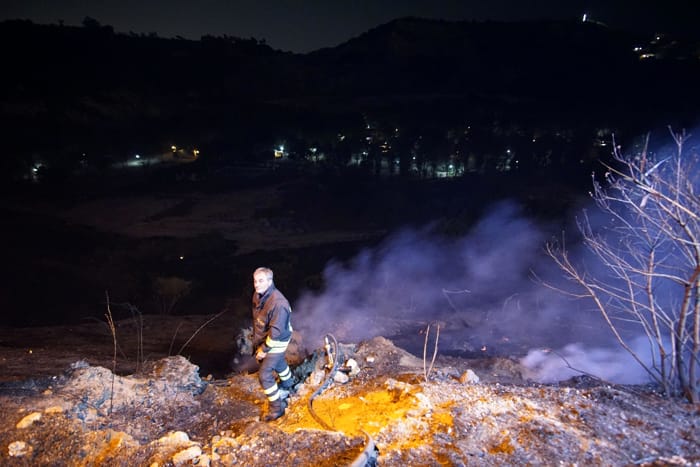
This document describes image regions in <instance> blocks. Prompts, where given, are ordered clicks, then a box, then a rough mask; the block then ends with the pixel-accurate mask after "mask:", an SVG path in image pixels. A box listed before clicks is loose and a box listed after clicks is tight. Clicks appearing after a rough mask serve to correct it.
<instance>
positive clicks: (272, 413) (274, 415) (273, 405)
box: [263, 399, 287, 422]
mask: <svg viewBox="0 0 700 467" xmlns="http://www.w3.org/2000/svg"><path fill="white" fill-rule="evenodd" d="M286 407H287V403H286V402H285V401H283V400H282V399H277V400H275V401H272V402H270V406H269V408H268V411H267V415H265V416H264V417H263V421H264V422H271V421H273V420H277V419H278V418H280V417H281V416H282V415H284V409H285V408H286Z"/></svg>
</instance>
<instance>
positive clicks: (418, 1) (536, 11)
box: [0, 0, 700, 53]
mask: <svg viewBox="0 0 700 467" xmlns="http://www.w3.org/2000/svg"><path fill="white" fill-rule="evenodd" d="M583 13H587V14H588V15H589V16H590V17H591V18H592V19H594V20H597V21H600V22H602V23H605V24H607V25H609V26H611V27H614V28H617V29H626V30H632V31H645V32H649V33H654V32H666V33H678V34H697V33H696V30H697V29H699V28H698V26H697V25H698V23H700V2H698V1H697V0H685V1H680V0H664V1H662V0H636V1H633V0H622V1H621V0H617V1H616V0H608V1H606V0H600V1H599V0H589V1H585V0H541V1H527V0H489V1H484V0H479V1H476V0H461V1H460V0H432V1H425V0H352V1H349V0H348V1H335V0H333V1H331V0H250V1H240V0H198V1H194V0H2V2H0V20H6V19H29V20H32V21H33V22H35V23H39V24H57V23H59V21H62V22H63V23H64V24H66V25H80V24H81V22H82V20H83V18H85V17H86V16H89V17H92V18H94V19H96V20H98V21H99V22H100V23H101V24H103V25H111V26H113V27H114V29H115V31H117V32H123V33H128V32H134V33H139V34H140V33H151V32H155V33H157V34H158V35H159V36H161V37H175V36H182V37H185V38H188V39H199V38H200V37H201V36H202V35H205V34H211V35H215V36H221V35H224V34H227V35H230V36H236V37H241V38H249V37H254V38H256V39H259V40H262V39H265V40H266V42H267V44H268V45H270V46H271V47H273V48H275V49H280V50H286V51H292V52H300V53H305V52H309V51H312V50H317V49H320V48H323V47H333V46H336V45H338V44H340V43H343V42H345V41H347V40H349V39H351V38H353V37H356V36H358V35H360V34H362V33H363V32H365V31H367V30H369V29H371V28H373V27H375V26H378V25H380V24H384V23H386V22H389V21H391V20H393V19H396V18H400V17H405V16H417V17H422V18H431V19H444V20H450V21H458V20H475V21H485V20H495V21H517V20H531V19H572V18H580V17H581V16H582V15H583Z"/></svg>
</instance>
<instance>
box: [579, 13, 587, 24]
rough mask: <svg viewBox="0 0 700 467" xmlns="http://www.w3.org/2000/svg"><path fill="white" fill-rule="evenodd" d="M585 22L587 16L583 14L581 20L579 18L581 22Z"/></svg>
mask: <svg viewBox="0 0 700 467" xmlns="http://www.w3.org/2000/svg"><path fill="white" fill-rule="evenodd" d="M586 20H588V14H587V13H584V14H583V18H581V21H582V22H584V23H585V22H586Z"/></svg>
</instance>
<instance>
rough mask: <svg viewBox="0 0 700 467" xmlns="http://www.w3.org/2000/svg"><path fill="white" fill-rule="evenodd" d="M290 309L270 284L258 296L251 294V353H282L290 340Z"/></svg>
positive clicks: (283, 298)
mask: <svg viewBox="0 0 700 467" xmlns="http://www.w3.org/2000/svg"><path fill="white" fill-rule="evenodd" d="M291 318H292V307H291V306H290V305H289V302H288V301H287V299H286V298H285V297H284V295H282V292H280V291H279V290H277V289H276V288H275V285H274V284H272V285H271V286H270V288H269V289H267V291H266V292H265V293H264V294H263V295H262V296H260V295H259V294H258V293H257V292H253V352H255V351H256V349H257V348H258V347H260V346H261V345H262V349H263V352H268V353H282V352H284V351H285V350H287V345H288V344H289V341H290V340H291V338H292V321H291Z"/></svg>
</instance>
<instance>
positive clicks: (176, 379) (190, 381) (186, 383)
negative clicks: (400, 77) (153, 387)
mask: <svg viewBox="0 0 700 467" xmlns="http://www.w3.org/2000/svg"><path fill="white" fill-rule="evenodd" d="M145 370H146V371H145V372H146V376H147V377H148V378H153V379H155V380H161V381H163V380H165V381H167V383H168V388H169V389H170V390H172V391H173V392H181V391H184V392H190V393H192V394H194V395H197V394H201V393H202V392H204V390H205V389H206V387H207V383H206V382H205V381H202V379H201V378H200V377H199V367H198V366H196V365H193V364H192V363H191V362H190V361H188V360H187V359H186V358H185V357H183V356H182V355H176V356H174V357H167V358H162V359H160V360H156V361H155V362H153V363H151V364H150V365H149V366H148V367H147V368H146V369H145Z"/></svg>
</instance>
